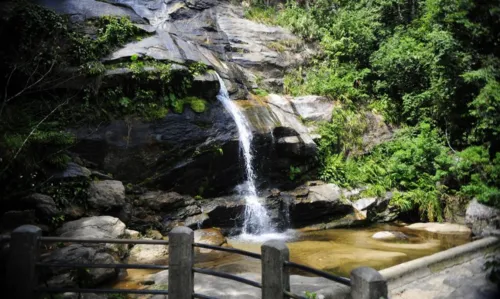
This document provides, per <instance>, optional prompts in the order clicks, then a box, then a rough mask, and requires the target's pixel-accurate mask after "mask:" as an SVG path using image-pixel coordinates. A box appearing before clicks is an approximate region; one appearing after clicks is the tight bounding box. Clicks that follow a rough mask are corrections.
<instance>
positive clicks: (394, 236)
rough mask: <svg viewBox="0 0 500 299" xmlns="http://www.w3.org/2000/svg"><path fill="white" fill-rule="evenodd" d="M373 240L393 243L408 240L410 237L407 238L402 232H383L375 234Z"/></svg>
mask: <svg viewBox="0 0 500 299" xmlns="http://www.w3.org/2000/svg"><path fill="white" fill-rule="evenodd" d="M372 238H373V239H375V240H382V241H393V240H406V239H408V236H406V235H405V234H403V233H402V232H395V231H381V232H377V233H375V234H373V236H372Z"/></svg>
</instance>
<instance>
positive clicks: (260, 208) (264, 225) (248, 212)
mask: <svg viewBox="0 0 500 299" xmlns="http://www.w3.org/2000/svg"><path fill="white" fill-rule="evenodd" d="M217 77H218V78H219V83H220V90H219V94H218V95H217V99H218V100H219V101H220V102H221V103H222V105H224V108H225V109H226V110H227V111H228V112H229V113H230V114H231V116H232V118H233V119H234V122H235V123H236V127H237V129H238V136H239V142H240V150H241V152H242V154H243V158H244V161H245V175H246V177H245V182H244V183H243V184H242V185H241V187H240V188H239V192H240V194H241V195H242V196H243V197H244V198H245V203H246V208H245V220H244V223H243V234H244V235H246V234H253V235H261V234H266V233H272V232H273V227H272V223H271V219H270V218H269V215H268V214H267V211H266V208H265V207H264V205H263V204H262V199H261V198H259V196H258V194H257V188H256V186H255V172H254V169H253V165H252V161H253V154H252V138H253V134H252V130H251V129H250V125H249V123H248V121H247V119H246V118H245V116H244V115H243V113H242V112H241V111H240V109H239V108H238V106H237V105H236V104H235V103H234V102H233V101H231V99H230V98H229V94H228V92H227V89H226V85H225V84H224V81H223V80H222V79H221V77H220V76H219V75H218V74H217Z"/></svg>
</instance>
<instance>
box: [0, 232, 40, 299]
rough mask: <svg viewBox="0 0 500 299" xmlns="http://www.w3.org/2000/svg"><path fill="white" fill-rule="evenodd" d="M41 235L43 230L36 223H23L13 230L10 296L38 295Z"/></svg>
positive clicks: (18, 298)
mask: <svg viewBox="0 0 500 299" xmlns="http://www.w3.org/2000/svg"><path fill="white" fill-rule="evenodd" d="M41 236H42V230H41V229H40V228H39V227H36V226H34V225H23V226H20V227H18V228H16V229H15V230H14V231H13V232H12V234H11V239H10V249H9V259H8V261H7V274H6V278H7V280H8V281H7V287H8V292H7V294H9V295H10V296H9V298H12V299H34V298H37V297H38V296H37V292H36V287H37V285H38V275H37V272H36V263H37V262H38V258H39V256H40V237H41Z"/></svg>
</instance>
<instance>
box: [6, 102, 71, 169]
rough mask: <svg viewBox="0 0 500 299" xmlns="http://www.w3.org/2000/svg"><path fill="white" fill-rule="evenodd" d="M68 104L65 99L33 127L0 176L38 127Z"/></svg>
mask: <svg viewBox="0 0 500 299" xmlns="http://www.w3.org/2000/svg"><path fill="white" fill-rule="evenodd" d="M68 102H69V99H67V100H66V101H64V102H62V103H61V104H59V105H57V106H56V107H55V108H54V109H52V111H50V113H49V114H47V115H45V117H44V118H42V120H41V121H39V122H38V123H37V124H36V125H35V127H33V129H32V130H31V132H30V133H29V134H28V136H27V137H26V138H25V139H24V141H23V143H22V144H21V146H20V147H19V149H18V150H17V152H16V153H15V155H14V157H13V158H12V160H10V162H9V163H8V164H7V166H5V168H4V169H3V170H2V171H1V172H0V174H2V173H4V172H5V171H6V170H7V169H9V167H10V165H11V164H12V163H13V162H14V161H15V160H16V158H17V156H19V153H21V151H22V150H23V148H24V146H25V145H26V142H28V140H29V139H30V137H31V136H32V135H33V134H34V133H35V132H36V130H37V129H38V127H39V126H40V125H41V124H42V123H43V122H45V121H46V120H47V118H49V117H50V116H51V115H52V114H54V112H56V111H57V109H59V108H60V107H61V106H63V105H65V104H67V103H68Z"/></svg>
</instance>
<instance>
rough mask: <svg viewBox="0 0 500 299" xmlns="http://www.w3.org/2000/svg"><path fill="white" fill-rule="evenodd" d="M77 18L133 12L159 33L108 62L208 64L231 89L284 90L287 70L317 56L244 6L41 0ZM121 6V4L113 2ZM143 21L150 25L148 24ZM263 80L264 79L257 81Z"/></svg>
mask: <svg viewBox="0 0 500 299" xmlns="http://www.w3.org/2000/svg"><path fill="white" fill-rule="evenodd" d="M38 2H39V3H40V4H42V5H45V6H47V7H49V8H52V9H54V10H55V11H57V12H59V13H61V14H68V15H71V16H72V19H73V20H75V21H83V20H85V19H87V18H92V17H98V16H103V15H116V16H128V17H130V18H131V20H132V21H133V22H135V23H138V24H139V25H140V26H141V28H144V29H146V30H147V31H149V32H152V33H153V36H151V37H149V38H146V39H143V40H141V41H138V42H133V43H130V44H128V45H126V46H125V47H124V48H123V49H120V50H118V51H116V52H115V53H113V54H111V55H110V57H108V58H107V59H108V61H114V60H120V59H122V60H123V59H128V58H129V57H130V56H132V55H134V54H136V55H147V56H151V57H153V58H154V59H157V60H167V61H170V62H175V63H178V64H185V63H187V62H191V61H198V62H203V63H205V64H207V65H209V66H211V67H212V68H214V69H215V70H217V72H218V73H219V74H220V75H221V76H222V77H223V78H224V79H228V83H230V84H228V86H229V87H230V88H229V92H230V93H231V94H234V95H238V94H239V95H241V94H242V93H244V92H245V91H244V90H245V88H244V86H245V85H246V86H248V87H250V88H252V87H256V85H257V82H259V84H261V85H262V86H263V87H266V88H268V89H269V88H276V89H280V88H281V86H282V78H283V73H284V70H285V69H287V68H292V67H295V66H297V65H299V64H301V63H303V62H304V61H305V60H306V59H307V58H309V57H310V56H312V54H314V51H313V50H312V49H311V48H310V47H308V46H307V45H305V44H304V43H303V42H302V41H301V40H300V39H299V38H297V37H296V36H294V35H293V34H291V33H290V32H288V31H287V30H285V29H283V28H280V27H275V26H268V25H263V24H259V23H255V22H253V21H250V20H247V19H245V18H244V17H243V8H242V7H239V6H233V5H231V4H228V3H226V2H220V1H215V0H208V1H207V0H192V1H179V0H174V1H167V2H161V1H154V2H151V1H134V0H111V1H106V2H100V1H94V0H85V1H80V0H66V1H63V2H61V1H52V0H38ZM113 4H116V5H113ZM143 23H147V24H145V25H143ZM257 78H263V80H262V79H261V80H257Z"/></svg>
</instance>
